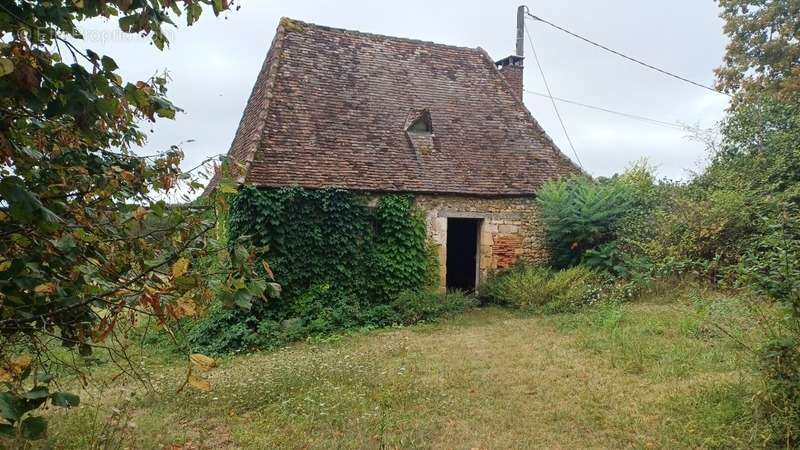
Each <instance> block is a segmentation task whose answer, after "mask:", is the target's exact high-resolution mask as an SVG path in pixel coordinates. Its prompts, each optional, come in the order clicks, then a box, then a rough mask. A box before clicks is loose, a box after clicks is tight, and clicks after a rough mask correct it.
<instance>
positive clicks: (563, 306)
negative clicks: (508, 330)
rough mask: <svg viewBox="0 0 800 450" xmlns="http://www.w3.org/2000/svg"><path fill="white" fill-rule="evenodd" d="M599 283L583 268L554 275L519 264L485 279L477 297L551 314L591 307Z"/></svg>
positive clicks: (588, 270) (547, 271)
mask: <svg viewBox="0 0 800 450" xmlns="http://www.w3.org/2000/svg"><path fill="white" fill-rule="evenodd" d="M603 284H604V283H603V281H602V279H601V277H600V276H598V274H597V273H596V272H594V271H592V270H590V269H588V268H586V267H583V266H578V267H573V268H570V269H565V270H561V271H555V272H554V271H552V270H550V269H547V268H545V267H539V266H525V265H520V266H517V267H515V268H512V269H510V270H507V271H505V272H500V273H498V274H496V275H494V276H493V277H491V278H490V279H489V280H487V281H486V282H485V283H484V284H483V285H481V287H480V296H481V299H482V300H483V301H484V302H486V303H492V304H497V305H503V306H511V307H515V308H526V309H533V310H537V311H541V312H543V313H546V314H554V313H561V312H574V311H577V310H579V309H581V308H582V307H584V306H586V305H590V304H594V303H595V302H597V301H598V300H599V298H600V293H601V290H602V286H603Z"/></svg>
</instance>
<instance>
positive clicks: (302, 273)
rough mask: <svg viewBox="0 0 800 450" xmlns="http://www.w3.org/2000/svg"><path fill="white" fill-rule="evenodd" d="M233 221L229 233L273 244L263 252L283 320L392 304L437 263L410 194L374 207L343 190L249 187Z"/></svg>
mask: <svg viewBox="0 0 800 450" xmlns="http://www.w3.org/2000/svg"><path fill="white" fill-rule="evenodd" d="M228 225H229V234H230V236H231V238H236V237H238V236H242V235H248V236H250V237H251V238H252V239H253V241H254V243H255V244H256V245H258V246H265V247H266V248H268V250H267V252H266V255H263V256H264V257H266V258H267V259H268V260H269V264H270V266H271V268H272V271H273V272H274V274H275V279H276V281H277V282H278V283H280V284H281V285H282V288H283V295H282V298H281V299H280V300H275V301H273V302H272V303H271V304H270V305H269V306H268V309H269V310H270V311H271V312H272V313H277V314H276V315H277V316H279V317H280V318H284V317H302V318H309V317H314V316H319V315H326V314H328V315H330V314H340V313H341V310H342V309H348V308H349V309H358V308H363V307H367V306H369V305H380V304H385V303H388V302H390V301H392V300H394V299H395V298H396V297H397V296H398V295H399V294H400V293H401V292H402V291H404V290H418V289H421V288H423V287H424V285H425V284H426V283H427V282H429V281H430V279H431V277H430V271H431V266H432V265H435V262H432V261H431V257H430V255H431V252H429V250H428V247H427V238H426V234H425V221H424V218H423V216H422V214H421V212H420V211H418V210H417V209H416V208H414V206H413V199H412V197H411V196H410V195H402V194H389V195H385V196H382V197H381V198H380V200H379V201H378V205H377V207H376V208H374V209H373V208H370V207H369V206H368V205H367V198H366V197H365V196H364V195H361V194H357V193H354V192H351V191H347V190H343V189H320V190H310V189H303V188H299V187H291V188H271V189H261V188H255V187H245V188H243V189H242V190H241V191H240V192H239V193H238V194H237V195H236V196H235V198H234V199H233V200H232V202H231V210H230V216H229V223H228ZM340 319H341V318H340Z"/></svg>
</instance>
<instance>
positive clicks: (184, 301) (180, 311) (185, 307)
mask: <svg viewBox="0 0 800 450" xmlns="http://www.w3.org/2000/svg"><path fill="white" fill-rule="evenodd" d="M169 313H170V315H171V316H172V317H173V318H174V319H176V320H177V319H182V318H184V317H194V316H196V315H197V305H196V304H195V303H194V301H193V300H192V299H190V298H186V297H181V298H179V299H178V300H177V301H176V302H175V304H173V305H170V307H169Z"/></svg>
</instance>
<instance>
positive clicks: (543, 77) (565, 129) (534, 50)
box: [525, 26, 583, 169]
mask: <svg viewBox="0 0 800 450" xmlns="http://www.w3.org/2000/svg"><path fill="white" fill-rule="evenodd" d="M525 34H526V35H527V36H528V43H530V45H531V52H532V53H533V59H535V60H536V65H537V66H538V67H539V73H540V74H541V75H542V81H544V87H545V89H547V96H548V97H550V102H551V103H552V104H553V110H554V111H555V112H556V117H557V118H558V122H559V123H560V124H561V129H562V130H564V136H566V137H567V143H569V147H570V148H571V149H572V154H573V155H575V162H577V163H578V166H580V168H581V169H583V163H581V158H580V156H578V152H577V151H575V145H573V144H572V139H571V138H570V137H569V133H568V132H567V127H566V125H564V119H562V118H561V113H560V112H558V106H557V105H556V101H555V99H554V98H553V93H552V92H551V91H550V84H549V83H548V82H547V77H546V76H545V75H544V69H542V63H541V61H539V55H538V54H537V53H536V47H535V46H534V45H533V38H531V33H530V31H528V27H527V26H526V27H525Z"/></svg>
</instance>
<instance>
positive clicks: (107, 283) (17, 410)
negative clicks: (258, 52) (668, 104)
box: [0, 0, 267, 446]
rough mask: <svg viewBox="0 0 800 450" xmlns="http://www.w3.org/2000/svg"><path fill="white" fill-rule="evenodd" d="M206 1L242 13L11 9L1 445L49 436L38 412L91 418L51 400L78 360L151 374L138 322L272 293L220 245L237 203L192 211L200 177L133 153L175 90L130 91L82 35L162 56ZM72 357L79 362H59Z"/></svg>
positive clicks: (89, 2) (1, 89)
mask: <svg viewBox="0 0 800 450" xmlns="http://www.w3.org/2000/svg"><path fill="white" fill-rule="evenodd" d="M204 5H205V7H206V9H207V10H208V9H209V8H210V9H211V10H212V11H213V12H214V14H220V13H222V12H223V11H225V10H227V9H228V8H229V7H230V4H229V2H227V1H216V0H187V1H184V2H180V3H179V2H174V1H170V0H153V1H148V2H144V1H130V0H117V1H110V0H103V1H99V0H85V1H49V2H29V1H11V2H9V1H3V2H2V3H0V36H2V42H0V383H2V388H0V434H2V435H3V436H5V437H8V438H10V439H11V441H5V442H4V443H2V444H0V445H2V446H5V445H6V442H14V445H20V446H21V445H24V443H23V442H24V441H25V440H31V439H40V438H43V437H45V435H46V423H45V421H44V420H43V419H42V418H41V417H40V416H36V413H35V410H36V409H37V408H38V407H40V406H47V405H51V406H59V407H72V406H77V404H78V399H77V397H76V396H74V395H72V394H66V393H63V392H59V391H58V389H56V388H51V383H52V381H53V377H54V376H55V375H58V374H60V373H62V372H63V369H64V366H68V367H70V368H72V369H74V370H77V371H82V370H84V369H86V367H87V366H86V365H85V364H83V363H82V362H80V361H83V360H87V359H89V358H90V357H91V355H92V354H93V353H98V352H100V353H108V354H109V355H110V358H112V359H114V360H115V361H117V363H118V365H119V366H120V369H121V370H122V371H123V372H124V373H125V374H126V375H129V376H132V377H134V378H135V377H136V376H137V374H138V373H139V372H140V368H139V367H138V366H137V365H136V364H135V363H133V362H131V361H129V360H128V358H127V355H126V349H125V347H124V346H120V345H119V343H120V342H121V341H122V340H123V338H122V337H121V336H122V335H124V334H125V332H126V330H127V329H129V328H131V327H133V326H135V325H136V324H137V322H138V320H139V319H144V318H149V320H151V321H152V322H153V323H160V324H162V325H166V324H167V323H168V322H169V321H171V320H174V319H177V318H182V317H186V316H191V315H193V314H194V313H195V312H196V310H197V309H199V308H200V307H201V305H202V304H203V303H205V302H207V301H208V300H209V299H211V298H212V297H214V296H215V295H217V294H221V295H223V296H228V297H230V298H235V299H236V303H237V304H239V305H240V306H243V307H245V308H246V307H248V306H249V305H250V304H251V303H252V301H253V300H257V299H260V298H261V297H262V296H263V294H264V292H265V290H266V289H267V282H266V280H265V279H264V278H263V274H259V273H256V271H255V269H254V267H253V265H252V260H251V259H250V257H249V253H248V252H249V250H248V248H247V247H246V246H245V245H244V243H243V242H239V241H231V242H229V243H224V242H220V241H218V240H216V239H214V236H213V233H212V232H211V231H212V230H213V229H214V228H215V227H216V223H217V213H218V212H219V211H220V210H223V209H224V208H225V204H224V201H222V200H223V199H222V198H221V197H219V196H211V197H209V198H207V199H206V201H204V202H202V203H193V204H190V203H189V197H188V195H190V194H191V193H193V192H195V191H196V190H197V189H199V188H201V187H202V184H201V181H202V177H200V176H198V173H197V170H189V171H186V172H184V171H182V170H181V168H180V163H181V160H182V158H183V153H182V152H181V150H180V149H179V148H178V147H171V148H168V149H164V150H163V151H161V152H158V153H157V154H155V155H150V156H140V155H137V154H136V153H134V150H135V149H136V148H137V147H140V146H141V145H142V144H143V143H144V142H145V139H146V135H145V132H144V131H143V130H142V128H140V127H141V126H142V125H143V124H146V123H147V122H152V121H155V120H156V119H157V118H174V116H175V113H176V112H177V111H179V108H178V107H176V106H175V105H173V104H172V103H171V102H170V101H169V100H168V99H167V98H166V92H167V88H166V81H167V80H166V78H165V77H164V76H155V77H153V78H151V79H149V80H141V81H136V82H126V81H124V80H123V79H122V77H121V76H120V75H119V68H118V67H117V64H116V63H115V61H114V59H113V58H112V57H110V56H108V55H99V54H97V53H95V52H94V51H92V50H91V49H88V48H84V47H83V41H82V36H81V34H80V31H79V25H80V23H81V22H83V21H86V20H89V19H93V18H98V17H103V18H112V17H113V18H114V19H115V20H118V22H119V27H120V29H121V30H122V31H123V32H128V33H136V34H141V35H143V36H149V37H150V38H151V39H152V42H153V43H154V44H155V46H156V47H157V48H159V49H161V48H163V47H164V46H165V45H166V43H167V40H166V36H165V34H164V32H163V30H162V28H161V27H162V26H164V25H174V24H173V20H172V18H174V17H175V16H176V15H180V14H185V15H186V17H187V23H188V25H191V24H192V23H194V22H195V21H196V20H197V19H198V17H199V16H200V14H201V13H202V11H203V7H204ZM198 170H199V168H198ZM175 203H180V205H177V204H175ZM201 261H202V262H201ZM208 261H215V263H214V264H208ZM59 345H60V346H64V347H67V348H69V349H71V355H69V357H68V358H66V359H63V358H56V357H54V355H55V350H54V349H56V348H58V346H59ZM186 362H187V364H188V361H186ZM188 381H189V382H190V384H196V385H198V386H201V387H202V386H205V384H206V383H205V382H204V381H203V380H201V379H200V378H198V377H197V376H190V377H189V378H188ZM0 439H2V438H0Z"/></svg>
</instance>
